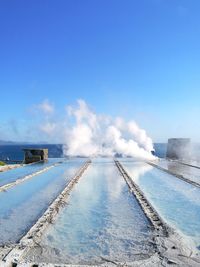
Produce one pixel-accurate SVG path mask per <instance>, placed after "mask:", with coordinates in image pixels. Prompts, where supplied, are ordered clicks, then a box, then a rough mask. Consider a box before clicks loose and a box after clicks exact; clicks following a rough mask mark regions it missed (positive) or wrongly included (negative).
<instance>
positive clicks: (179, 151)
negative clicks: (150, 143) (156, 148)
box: [166, 138, 191, 159]
mask: <svg viewBox="0 0 200 267" xmlns="http://www.w3.org/2000/svg"><path fill="white" fill-rule="evenodd" d="M190 149H191V147H190V138H170V139H168V145H167V154H166V157H167V158H170V159H188V158H190Z"/></svg>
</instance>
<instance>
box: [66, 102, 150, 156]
mask: <svg viewBox="0 0 200 267" xmlns="http://www.w3.org/2000/svg"><path fill="white" fill-rule="evenodd" d="M66 109H67V119H68V126H67V127H66V128H65V130H64V144H65V145H64V146H63V152H64V155H68V156H77V155H78V156H90V157H91V156H115V155H116V154H118V155H121V156H130V157H135V158H142V159H149V160H152V159H154V158H155V157H154V156H153V155H152V154H151V151H153V150H154V149H153V143H152V140H151V138H149V137H148V136H147V134H146V132H145V131H144V130H143V129H140V128H139V126H138V125H137V124H136V123H135V122H134V121H129V122H126V121H125V120H123V119H122V118H116V119H113V118H110V117H109V116H102V115H97V114H96V113H94V112H93V111H92V110H91V109H90V108H89V107H88V106H87V104H86V103H85V101H83V100H78V101H77V105H76V106H75V107H73V106H67V108H66Z"/></svg>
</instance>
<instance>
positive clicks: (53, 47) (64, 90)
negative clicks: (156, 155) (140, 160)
mask: <svg viewBox="0 0 200 267" xmlns="http://www.w3.org/2000/svg"><path fill="white" fill-rule="evenodd" d="M199 10H200V1H199V0H190V1H188V0H57V1H55V0H29V1H27V0H23V1H22V0H15V1H14V0H12V1H11V0H1V1H0V97H1V98H0V99H1V102H0V113H1V122H0V139H13V140H17V139H19V140H23V139H24V138H25V134H23V129H25V128H26V124H29V125H31V122H32V118H31V114H29V110H30V108H31V107H32V106H34V105H37V104H38V103H41V102H42V101H43V100H44V99H49V101H50V102H53V103H54V105H55V107H56V109H57V114H58V116H59V114H60V116H62V114H63V112H64V108H65V105H66V104H71V103H72V104H73V103H74V102H75V101H76V99H79V98H81V99H84V100H85V101H86V102H87V103H88V104H89V105H90V106H91V107H92V108H93V109H94V110H96V112H98V113H105V114H108V115H111V116H122V117H124V118H125V119H134V120H135V121H136V122H137V123H138V124H139V125H140V126H141V127H142V128H144V129H145V130H146V131H147V133H148V134H149V135H150V136H151V137H152V138H153V140H154V141H155V142H162V141H166V140H167V138H168V137H191V138H192V139H193V141H199V136H200V120H199V116H200V16H199ZM15 128H16V129H15ZM18 129H20V135H19V136H18V135H16V132H18ZM24 131H25V130H24Z"/></svg>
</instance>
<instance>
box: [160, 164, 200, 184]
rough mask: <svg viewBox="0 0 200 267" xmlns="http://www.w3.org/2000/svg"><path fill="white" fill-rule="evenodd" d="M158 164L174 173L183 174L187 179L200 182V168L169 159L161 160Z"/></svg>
mask: <svg viewBox="0 0 200 267" xmlns="http://www.w3.org/2000/svg"><path fill="white" fill-rule="evenodd" d="M156 164H158V166H160V167H162V168H164V169H166V170H169V171H170V172H172V173H174V174H178V175H182V176H183V177H185V178H186V179H188V180H190V181H194V182H196V183H198V184H200V168H195V167H191V166H188V165H184V164H181V163H179V162H177V161H169V160H160V161H158V162H157V163H156Z"/></svg>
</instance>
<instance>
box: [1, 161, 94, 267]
mask: <svg viewBox="0 0 200 267" xmlns="http://www.w3.org/2000/svg"><path fill="white" fill-rule="evenodd" d="M90 163H91V161H90V160H89V161H87V162H86V163H85V164H84V165H83V166H82V167H81V168H80V169H79V170H78V171H77V173H76V174H75V175H74V177H73V178H72V179H71V180H70V181H69V182H68V183H67V185H66V187H65V188H64V190H63V191H62V192H61V193H60V195H59V196H58V197H57V198H56V199H55V200H54V201H53V203H52V204H51V205H50V206H49V207H48V209H47V210H46V212H45V213H44V214H43V216H42V217H41V218H40V219H39V220H38V221H37V222H36V223H35V224H34V226H33V227H32V228H31V229H30V230H29V231H28V233H27V234H26V235H25V236H24V237H23V238H22V239H21V240H20V242H19V244H18V245H15V246H14V247H12V246H10V247H9V246H3V247H1V248H0V256H1V262H0V266H5V267H18V266H27V267H28V264H27V263H26V264H24V263H23V255H24V254H25V253H27V251H29V250H30V249H31V248H32V247H33V246H35V245H36V244H37V243H38V240H39V239H40V237H41V235H42V233H43V232H44V231H45V229H46V228H47V227H48V225H49V224H51V223H52V222H53V220H55V218H56V215H57V214H58V212H59V210H60V208H61V207H63V206H64V205H66V202H67V198H68V196H69V194H70V192H71V190H72V189H73V187H74V185H75V184H76V183H77V182H78V180H79V179H80V178H81V176H82V174H83V173H84V171H85V170H86V169H87V168H88V166H89V165H90ZM30 266H36V265H34V264H30Z"/></svg>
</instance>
